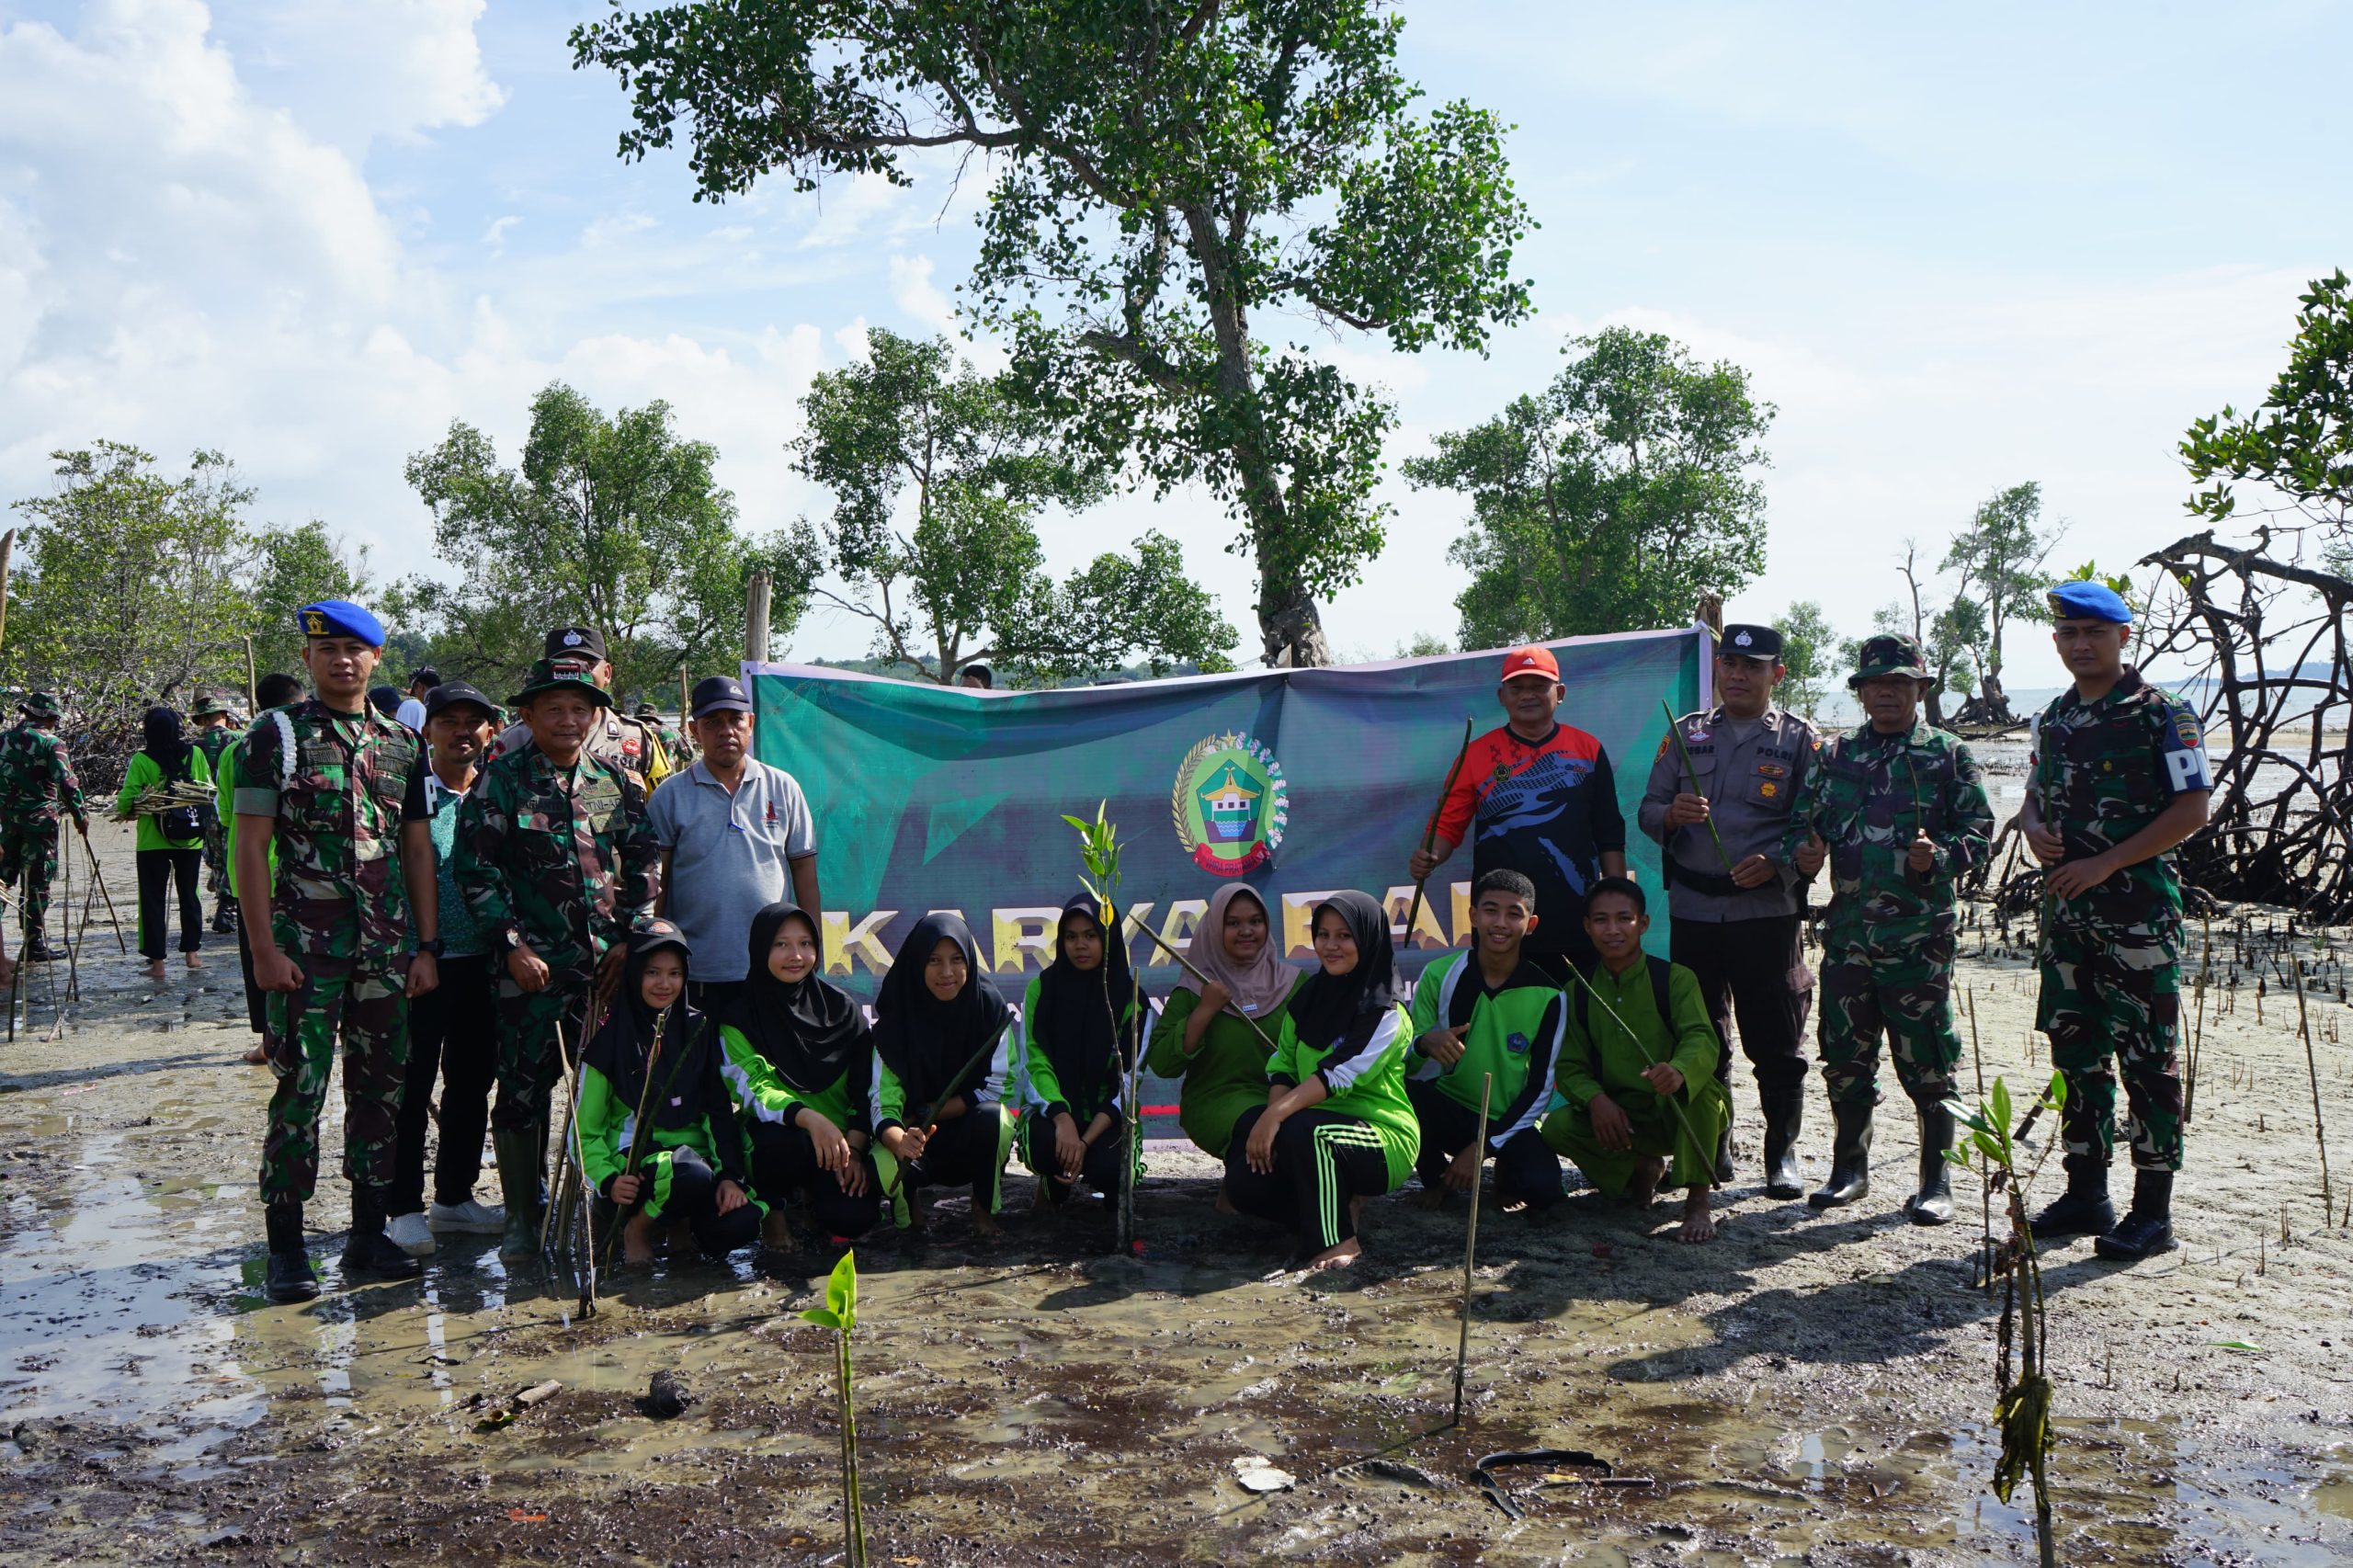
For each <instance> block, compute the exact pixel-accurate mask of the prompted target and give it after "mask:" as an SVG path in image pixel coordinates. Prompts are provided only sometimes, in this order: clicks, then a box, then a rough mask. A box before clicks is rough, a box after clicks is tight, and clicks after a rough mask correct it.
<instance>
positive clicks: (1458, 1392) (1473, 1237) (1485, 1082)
mask: <svg viewBox="0 0 2353 1568" xmlns="http://www.w3.org/2000/svg"><path fill="white" fill-rule="evenodd" d="M1494 1091H1495V1074H1493V1073H1489V1074H1484V1075H1483V1076H1482V1078H1481V1079H1480V1083H1479V1137H1478V1140H1477V1142H1473V1143H1472V1145H1471V1146H1472V1148H1474V1149H1476V1150H1478V1151H1479V1164H1480V1166H1481V1169H1482V1170H1483V1169H1484V1167H1485V1165H1486V1156H1487V1096H1489V1095H1490V1094H1492V1093H1493V1092H1494ZM1484 1185H1485V1183H1484V1182H1483V1181H1482V1180H1481V1179H1480V1177H1479V1176H1478V1175H1476V1174H1474V1175H1473V1176H1472V1178H1471V1229H1470V1233H1469V1235H1468V1236H1467V1237H1466V1238H1465V1240H1464V1241H1463V1244H1462V1314H1461V1317H1462V1326H1461V1332H1460V1333H1459V1334H1458V1335H1456V1336H1455V1341H1454V1425H1456V1426H1461V1425H1462V1366H1463V1363H1464V1362H1465V1361H1466V1360H1468V1359H1469V1358H1470V1355H1471V1286H1472V1278H1473V1277H1472V1267H1473V1266H1474V1265H1476V1264H1477V1262H1478V1261H1479V1189H1480V1188H1481V1187H1483V1186H1484Z"/></svg>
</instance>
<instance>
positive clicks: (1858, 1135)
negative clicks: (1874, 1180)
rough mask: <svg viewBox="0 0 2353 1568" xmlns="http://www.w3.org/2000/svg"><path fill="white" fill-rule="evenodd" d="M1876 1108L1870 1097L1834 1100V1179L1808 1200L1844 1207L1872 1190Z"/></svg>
mask: <svg viewBox="0 0 2353 1568" xmlns="http://www.w3.org/2000/svg"><path fill="white" fill-rule="evenodd" d="M1873 1109H1874V1107H1873V1106H1872V1104H1871V1102H1870V1101H1869V1100H1858V1101H1855V1102H1853V1103H1851V1104H1849V1103H1847V1102H1845V1101H1834V1102H1833V1103H1832V1105H1831V1107H1830V1120H1831V1124H1832V1125H1833V1126H1834V1127H1835V1128H1836V1130H1837V1131H1836V1135H1835V1136H1834V1137H1833V1139H1832V1141H1831V1145H1830V1179H1829V1180H1828V1181H1825V1182H1824V1183H1823V1184H1822V1186H1821V1187H1819V1188H1817V1189H1816V1190H1815V1191H1814V1193H1813V1196H1812V1197H1810V1198H1808V1199H1806V1201H1807V1202H1808V1203H1811V1204H1813V1206H1814V1207H1815V1208H1816V1209H1844V1208H1845V1207H1846V1206H1847V1204H1849V1203H1852V1202H1854V1201H1855V1200H1856V1199H1859V1198H1862V1197H1864V1196H1865V1195H1867V1194H1868V1193H1869V1192H1870V1189H1871V1112H1872V1110H1873Z"/></svg>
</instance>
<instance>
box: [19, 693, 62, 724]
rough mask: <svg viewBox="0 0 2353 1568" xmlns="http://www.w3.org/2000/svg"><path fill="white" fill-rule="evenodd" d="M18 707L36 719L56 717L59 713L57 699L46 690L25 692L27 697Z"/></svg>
mask: <svg viewBox="0 0 2353 1568" xmlns="http://www.w3.org/2000/svg"><path fill="white" fill-rule="evenodd" d="M17 710H19V711H20V712H25V713H29V714H31V715H32V716H33V717H34V718H36V719H54V718H56V717H57V715H58V707H57V699H55V698H54V697H51V695H50V694H49V693H47V692H45V691H28V692H27V693H25V699H24V700H23V701H22V702H19V703H18V704H17Z"/></svg>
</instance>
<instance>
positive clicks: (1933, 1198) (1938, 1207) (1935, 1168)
mask: <svg viewBox="0 0 2353 1568" xmlns="http://www.w3.org/2000/svg"><path fill="white" fill-rule="evenodd" d="M1952 1137H1953V1120H1952V1108H1951V1107H1949V1106H1947V1105H1946V1104H1944V1103H1943V1102H1942V1101H1938V1103H1936V1104H1935V1105H1927V1106H1922V1107H1921V1108H1920V1190H1919V1191H1917V1192H1915V1193H1914V1194H1913V1195H1912V1196H1911V1197H1910V1198H1909V1199H1905V1200H1904V1213H1906V1214H1908V1215H1910V1216H1911V1218H1912V1222H1913V1223H1914V1224H1915V1225H1949V1224H1951V1223H1952V1166H1951V1165H1948V1164H1947V1163H1946V1161H1945V1151H1946V1150H1947V1149H1949V1148H1951V1147H1952Z"/></svg>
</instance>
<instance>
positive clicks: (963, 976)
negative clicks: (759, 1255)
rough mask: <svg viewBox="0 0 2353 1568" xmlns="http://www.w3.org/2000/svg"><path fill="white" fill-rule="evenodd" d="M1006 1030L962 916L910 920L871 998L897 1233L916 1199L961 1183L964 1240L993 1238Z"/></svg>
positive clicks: (1009, 1045)
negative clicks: (967, 1234)
mask: <svg viewBox="0 0 2353 1568" xmlns="http://www.w3.org/2000/svg"><path fill="white" fill-rule="evenodd" d="M1012 1022H1013V1009H1012V1008H1011V1007H1010V1006H1007V1005H1006V1000H1005V998H1004V996H1002V995H1001V994H998V992H997V988H996V987H995V985H993V984H991V983H989V979H988V976H987V975H986V974H984V973H983V972H982V970H981V961H980V951H979V949H978V948H977V946H976V945H975V944H974V943H973V941H972V931H971V929H970V928H969V927H967V926H965V924H964V922H963V920H962V919H961V918H960V917H959V916H957V915H925V916H924V917H923V918H922V919H921V920H918V921H916V922H915V929H914V930H913V931H910V932H909V933H907V939H906V940H905V941H904V942H902V943H900V944H899V953H898V957H897V958H895V959H893V960H892V963H891V972H890V973H888V974H886V975H884V976H883V977H882V985H881V990H880V991H879V992H878V993H877V994H876V995H875V998H874V1111H875V1121H874V1139H875V1142H876V1144H877V1149H876V1152H875V1156H874V1164H875V1166H876V1168H877V1169H878V1170H879V1171H880V1172H881V1177H882V1187H883V1192H884V1196H885V1197H887V1198H888V1199H890V1201H891V1221H892V1223H893V1224H895V1225H897V1226H899V1227H900V1228H901V1229H902V1230H904V1229H905V1228H907V1227H908V1226H910V1225H912V1224H914V1223H915V1205H914V1202H913V1199H914V1196H915V1193H916V1192H917V1191H919V1190H920V1189H922V1188H924V1187H962V1186H964V1185H966V1184H968V1183H969V1184H970V1185H971V1187H972V1231H973V1233H974V1234H976V1235H980V1236H983V1237H987V1236H994V1235H995V1234H996V1233H997V1226H996V1220H995V1215H996V1212H997V1210H999V1209H1000V1208H1001V1207H1002V1206H1003V1202H1004V1192H1003V1189H1004V1186H1005V1160H1006V1153H1008V1152H1009V1151H1010V1148H1011V1145H1012V1142H1013V1117H1012V1113H1011V1111H1010V1110H1009V1109H1008V1108H1007V1107H1006V1103H1005V1085H1006V1077H1007V1075H1008V1074H1009V1072H1010V1070H1011V1067H1012V1053H1013V1041H1012V1038H1011V1027H1012Z"/></svg>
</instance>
